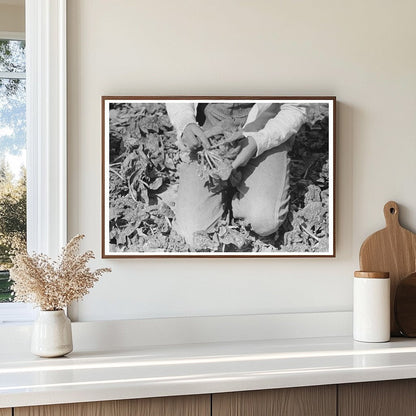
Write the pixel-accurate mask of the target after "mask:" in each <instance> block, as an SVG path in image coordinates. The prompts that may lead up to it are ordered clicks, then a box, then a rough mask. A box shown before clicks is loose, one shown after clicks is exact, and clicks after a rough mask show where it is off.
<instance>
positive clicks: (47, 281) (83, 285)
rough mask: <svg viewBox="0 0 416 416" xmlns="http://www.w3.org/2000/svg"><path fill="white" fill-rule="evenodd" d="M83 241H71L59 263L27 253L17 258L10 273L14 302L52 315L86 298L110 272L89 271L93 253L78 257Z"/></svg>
mask: <svg viewBox="0 0 416 416" xmlns="http://www.w3.org/2000/svg"><path fill="white" fill-rule="evenodd" d="M83 238H84V236H83V235H76V236H75V237H74V238H72V240H71V241H70V242H69V243H68V244H67V245H66V246H65V247H64V248H63V249H62V253H61V255H60V256H59V257H58V260H57V261H53V260H52V259H51V258H49V257H48V256H46V255H44V254H36V253H33V254H32V255H29V254H28V253H27V251H26V250H25V251H21V252H19V253H18V254H16V255H15V257H14V258H13V259H12V261H13V268H12V269H11V270H10V279H11V280H12V281H13V286H12V289H13V291H14V293H15V302H29V303H34V304H36V305H37V306H38V307H39V308H40V309H42V310H46V311H53V310H59V309H62V308H64V307H66V306H68V305H69V304H70V303H71V302H72V301H74V300H78V299H81V298H82V297H83V296H85V295H86V294H87V293H88V292H89V290H90V289H91V288H92V287H93V286H94V283H95V282H96V281H97V280H98V279H99V278H100V277H101V275H102V274H103V273H105V272H110V271H111V269H109V268H102V269H97V270H95V271H92V270H90V268H89V267H88V266H87V263H88V261H89V260H91V259H93V258H94V253H93V252H92V251H87V252H85V253H83V254H79V245H80V241H81V240H82V239H83Z"/></svg>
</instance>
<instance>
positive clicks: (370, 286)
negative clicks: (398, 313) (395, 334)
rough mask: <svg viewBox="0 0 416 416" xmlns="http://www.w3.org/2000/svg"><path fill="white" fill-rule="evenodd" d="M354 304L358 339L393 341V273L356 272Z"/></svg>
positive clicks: (354, 330) (355, 337)
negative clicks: (391, 303) (391, 282)
mask: <svg viewBox="0 0 416 416" xmlns="http://www.w3.org/2000/svg"><path fill="white" fill-rule="evenodd" d="M353 308H354V310H353V316H354V319H353V321H354V322H353V333H354V339H355V340H356V341H361V342H387V341H390V278H389V273H387V272H361V271H359V272H355V273H354V306H353Z"/></svg>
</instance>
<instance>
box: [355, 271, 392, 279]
mask: <svg viewBox="0 0 416 416" xmlns="http://www.w3.org/2000/svg"><path fill="white" fill-rule="evenodd" d="M354 277H364V278H366V279H388V278H389V277H390V274H389V272H362V271H355V272H354Z"/></svg>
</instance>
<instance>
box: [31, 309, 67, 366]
mask: <svg viewBox="0 0 416 416" xmlns="http://www.w3.org/2000/svg"><path fill="white" fill-rule="evenodd" d="M31 351H32V353H33V354H35V355H39V357H48V358H51V357H62V356H63V355H65V354H69V353H70V352H71V351H72V328H71V321H70V320H69V318H68V317H67V316H66V315H65V313H64V311H63V310H59V311H40V312H39V317H38V319H37V320H36V321H35V323H34V325H33V333H32V347H31Z"/></svg>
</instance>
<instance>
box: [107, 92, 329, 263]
mask: <svg viewBox="0 0 416 416" xmlns="http://www.w3.org/2000/svg"><path fill="white" fill-rule="evenodd" d="M102 129H103V132H102V146H103V148H102V155H103V160H102V167H103V207H102V221H103V224H102V225H103V226H102V232H103V236H102V239H103V240H102V246H103V253H102V255H103V257H164V256H173V257H174V256H189V257H206V256H208V257H252V256H261V257H266V256H267V257H278V256H281V257H290V256H304V257H306V256H316V257H333V256H335V236H334V229H335V219H334V204H335V197H334V192H335V189H334V188H335V184H334V182H335V178H334V175H335V173H334V167H335V98H334V97H102Z"/></svg>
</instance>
